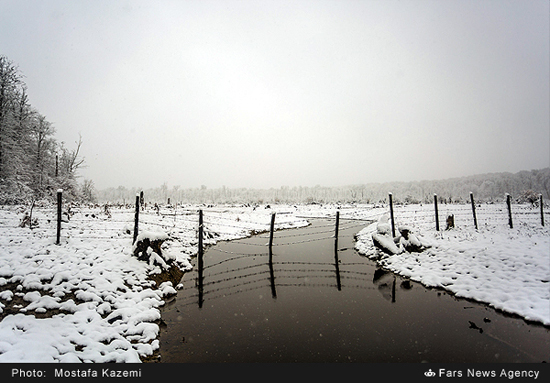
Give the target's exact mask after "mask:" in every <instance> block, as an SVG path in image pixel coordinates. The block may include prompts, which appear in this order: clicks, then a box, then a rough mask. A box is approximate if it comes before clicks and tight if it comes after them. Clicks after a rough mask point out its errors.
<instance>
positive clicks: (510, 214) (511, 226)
mask: <svg viewBox="0 0 550 383" xmlns="http://www.w3.org/2000/svg"><path fill="white" fill-rule="evenodd" d="M510 199H511V198H510V194H508V193H506V205H507V206H508V224H509V225H510V229H513V228H514V224H513V223H512V203H511V201H510Z"/></svg>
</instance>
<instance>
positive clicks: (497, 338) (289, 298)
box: [160, 221, 550, 362]
mask: <svg viewBox="0 0 550 383" xmlns="http://www.w3.org/2000/svg"><path fill="white" fill-rule="evenodd" d="M359 229H360V228H358V227H357V225H356V224H348V225H347V227H346V225H342V227H341V228H340V236H339V238H338V239H336V238H334V237H332V233H333V232H334V226H332V227H331V226H330V222H327V221H316V222H314V223H313V224H312V225H311V226H310V227H308V228H304V229H295V230H291V231H290V230H289V231H281V232H276V235H275V238H274V246H273V249H272V251H269V248H267V246H266V242H267V240H268V237H266V236H255V237H252V238H249V239H247V240H241V241H233V242H224V243H219V244H218V245H216V246H214V247H212V248H210V249H209V250H208V251H206V252H205V254H204V255H203V257H204V258H203V259H202V260H199V259H197V265H196V266H197V267H196V268H195V269H194V270H192V271H191V272H189V273H188V274H186V275H185V276H184V278H183V280H182V284H183V288H182V289H181V290H180V291H179V292H178V295H177V298H176V299H175V300H174V302H173V303H171V304H167V305H166V307H164V308H163V311H162V317H163V320H164V321H165V322H166V323H167V327H166V328H164V329H163V330H162V331H161V336H160V340H161V350H160V352H161V355H162V361H163V362H226V361H227V362H349V361H359V362H421V361H429V362H438V361H439V362H467V361H473V362H506V361H515V362H517V361H522V362H541V361H543V360H546V361H548V360H549V358H548V349H549V346H550V341H549V339H550V336H549V331H548V329H546V328H544V327H542V326H538V327H537V326H529V325H527V324H526V323H525V322H523V321H521V320H519V319H515V318H509V317H505V316H503V315H501V314H498V313H496V312H495V311H494V310H492V309H489V308H487V307H486V306H484V305H478V304H476V303H473V302H470V301H460V300H457V299H455V298H454V297H452V296H450V295H449V294H447V293H445V292H442V291H437V290H429V289H425V288H423V287H422V286H421V285H419V284H416V283H412V282H410V281H409V280H407V279H403V278H401V277H399V276H395V275H394V274H393V273H389V272H387V271H384V270H383V269H380V268H377V267H376V265H375V264H374V263H373V262H371V261H369V260H368V259H366V258H363V257H361V256H359V255H358V254H357V253H356V252H355V251H354V250H353V239H352V238H353V234H355V233H356V232H357V231H358V230H359ZM329 231H330V232H329ZM312 233H313V234H312ZM292 241H294V242H299V243H294V244H292V245H289V246H277V244H278V243H288V242H292ZM266 250H267V251H266ZM466 308H468V309H466ZM486 318H487V319H490V321H488V322H487V321H484V320H485V319H486ZM470 323H484V326H483V330H484V331H483V333H481V332H479V331H472V329H471V324H470Z"/></svg>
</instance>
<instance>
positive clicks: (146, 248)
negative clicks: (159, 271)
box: [133, 231, 173, 269]
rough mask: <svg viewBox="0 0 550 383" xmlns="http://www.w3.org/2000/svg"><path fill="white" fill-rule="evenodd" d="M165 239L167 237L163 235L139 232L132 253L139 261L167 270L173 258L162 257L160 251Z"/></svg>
mask: <svg viewBox="0 0 550 383" xmlns="http://www.w3.org/2000/svg"><path fill="white" fill-rule="evenodd" d="M167 239H168V235H167V234H165V233H155V232H151V231H144V232H141V233H140V234H139V235H138V237H137V238H136V242H135V244H134V247H133V253H134V255H135V256H136V257H137V258H138V259H139V260H140V261H145V262H148V263H149V264H150V265H158V266H160V267H162V268H164V269H168V267H169V266H168V265H169V264H170V263H172V261H173V257H170V256H166V255H163V253H162V249H161V247H162V244H163V243H164V241H166V240H167Z"/></svg>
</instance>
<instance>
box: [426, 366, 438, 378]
mask: <svg viewBox="0 0 550 383" xmlns="http://www.w3.org/2000/svg"><path fill="white" fill-rule="evenodd" d="M424 376H426V377H427V378H433V377H434V376H435V372H433V371H432V369H431V368H430V369H429V370H428V371H426V372H425V373H424Z"/></svg>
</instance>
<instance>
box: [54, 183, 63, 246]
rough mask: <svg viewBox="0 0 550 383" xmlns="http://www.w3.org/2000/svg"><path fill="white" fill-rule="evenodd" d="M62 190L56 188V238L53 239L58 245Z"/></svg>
mask: <svg viewBox="0 0 550 383" xmlns="http://www.w3.org/2000/svg"><path fill="white" fill-rule="evenodd" d="M62 195H63V190H62V189H59V190H57V238H56V241H55V244H56V245H59V244H60V243H61V242H60V240H61V203H62V199H63V196H62Z"/></svg>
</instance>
